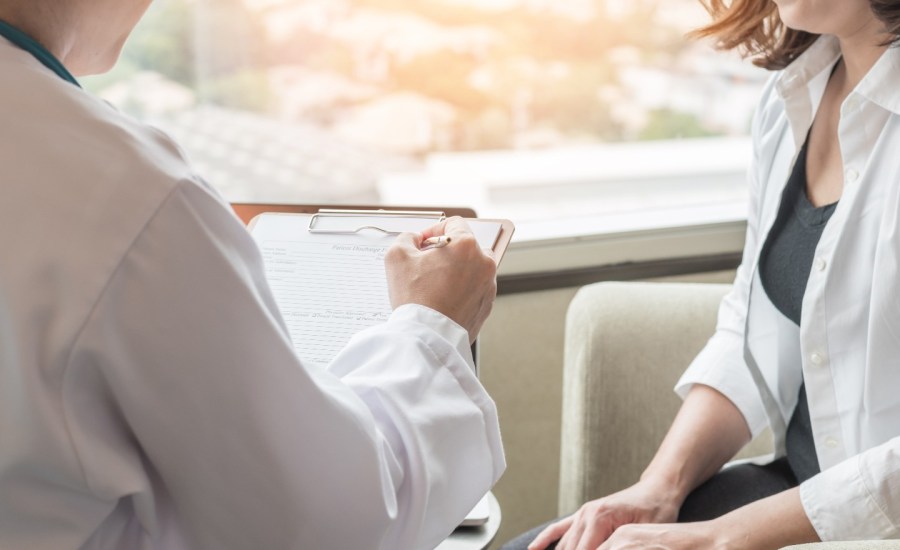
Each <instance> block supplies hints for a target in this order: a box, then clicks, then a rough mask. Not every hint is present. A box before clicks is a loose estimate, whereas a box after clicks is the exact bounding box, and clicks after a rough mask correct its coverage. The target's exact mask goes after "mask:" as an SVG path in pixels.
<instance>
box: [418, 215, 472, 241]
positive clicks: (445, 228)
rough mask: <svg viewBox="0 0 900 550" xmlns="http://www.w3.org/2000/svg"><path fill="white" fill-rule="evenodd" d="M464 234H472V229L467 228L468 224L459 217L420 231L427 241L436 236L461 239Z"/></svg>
mask: <svg viewBox="0 0 900 550" xmlns="http://www.w3.org/2000/svg"><path fill="white" fill-rule="evenodd" d="M466 233H472V228H471V227H469V224H468V222H466V220H465V219H463V218H460V217H459V216H453V217H451V218H447V219H446V220H444V221H442V222H440V223H437V224H434V225H432V226H431V227H429V228H427V229H425V230H424V231H422V235H423V236H424V237H425V238H426V239H427V238H428V237H436V236H438V235H451V236H454V237H462V236H463V235H464V234H466Z"/></svg>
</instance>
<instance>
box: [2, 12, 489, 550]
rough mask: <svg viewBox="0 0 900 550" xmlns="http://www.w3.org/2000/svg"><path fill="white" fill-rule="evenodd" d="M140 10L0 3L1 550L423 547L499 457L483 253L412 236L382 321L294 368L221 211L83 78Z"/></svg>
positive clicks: (250, 249) (174, 151) (398, 260)
mask: <svg viewBox="0 0 900 550" xmlns="http://www.w3.org/2000/svg"><path fill="white" fill-rule="evenodd" d="M148 4H149V0H0V74H2V75H3V76H2V80H0V166H2V167H3V168H2V173H0V296H3V297H4V305H3V308H2V309H3V312H2V313H3V314H2V319H3V323H2V325H0V327H2V331H3V332H2V335H0V345H2V346H3V347H2V349H0V548H28V549H42V548H54V549H55V548H110V549H119V548H128V549H143V548H146V549H149V548H160V549H167V550H173V549H180V548H192V549H203V548H214V549H221V548H235V549H240V548H252V549H262V548H266V549H269V548H271V549H286V548H298V549H336V550H356V549H377V548H385V549H419V548H422V549H424V548H433V547H434V546H435V545H437V544H438V543H439V542H440V541H441V540H442V539H443V538H444V537H446V536H447V535H448V534H449V533H450V532H451V531H452V529H453V528H454V526H455V525H456V524H457V522H458V521H460V520H461V519H462V518H463V516H465V514H466V512H468V510H469V509H470V508H471V507H472V506H473V505H474V504H475V502H476V501H477V500H478V499H479V497H480V496H481V495H483V494H484V493H485V492H486V491H487V490H488V489H490V487H491V486H492V484H493V483H494V482H495V481H496V480H497V479H498V477H499V476H500V475H501V473H502V472H503V470H504V468H505V462H504V456H503V450H502V447H501V442H500V434H499V428H498V422H497V414H496V409H495V406H494V404H493V402H492V401H491V399H490V397H489V396H488V395H487V394H486V393H485V391H484V389H483V388H482V387H481V385H480V384H479V382H478V380H477V379H476V378H475V376H474V375H473V368H472V357H471V352H470V349H469V345H470V342H471V340H472V338H473V337H474V336H475V335H476V334H477V332H478V330H479V328H480V327H481V325H482V323H483V322H484V320H485V319H486V317H487V315H488V313H489V311H490V308H491V304H492V302H493V299H494V296H495V294H496V282H495V280H496V279H495V273H496V268H495V266H494V263H493V261H492V260H491V259H490V258H488V257H487V256H485V255H484V254H483V253H482V252H481V251H480V250H479V248H478V246H477V244H476V243H475V241H474V238H473V237H472V235H471V233H470V232H469V231H468V228H467V227H466V226H465V224H464V223H463V222H461V221H459V220H450V221H447V222H445V223H443V224H440V225H439V226H436V227H434V228H431V229H430V230H428V231H426V232H425V234H424V235H411V234H407V235H404V236H402V237H400V238H399V239H398V242H397V244H396V245H395V246H394V247H393V248H392V249H391V250H390V252H389V253H388V257H387V262H386V263H387V271H388V279H389V285H390V291H391V299H392V302H393V305H394V307H395V310H394V312H393V315H392V317H391V318H390V320H389V321H388V322H387V323H385V324H383V325H381V326H378V327H376V328H373V329H371V330H367V331H365V332H363V333H361V334H359V335H358V336H357V337H356V338H355V339H354V340H352V342H350V344H349V345H348V346H347V347H346V348H345V349H344V350H343V351H342V352H341V353H340V354H339V356H338V357H337V358H336V359H335V360H334V362H333V364H331V365H330V366H329V367H328V368H327V369H317V368H312V367H308V366H305V365H304V363H303V359H302V358H300V357H297V356H296V355H295V353H294V351H293V347H292V345H291V342H290V339H289V337H288V334H287V331H286V329H285V325H284V322H283V321H282V318H281V316H280V314H279V312H278V309H277V308H276V306H275V303H274V302H273V300H272V294H271V292H270V290H269V288H268V286H267V284H266V281H265V279H264V276H263V266H262V262H261V259H260V255H259V252H258V250H257V248H256V246H255V245H254V243H253V241H252V240H251V238H250V236H249V235H248V233H247V231H246V230H245V229H244V227H243V226H242V225H241V223H240V222H239V221H238V219H237V218H236V217H235V216H234V215H233V214H232V212H231V211H230V209H229V207H228V205H227V204H226V203H224V202H223V201H222V200H221V199H220V198H219V196H218V195H217V194H216V193H215V192H214V191H213V190H212V189H210V188H209V187H208V186H207V185H206V184H205V183H204V182H203V181H202V180H200V179H199V178H198V176H197V175H196V173H194V171H193V170H192V169H191V166H190V165H189V164H188V162H187V161H186V160H185V158H184V157H183V155H182V153H181V151H180V150H179V148H178V147H177V146H176V145H175V144H174V143H173V142H172V141H171V140H170V139H169V138H168V137H166V136H165V135H163V134H162V133H160V132H158V131H157V130H154V129H153V128H149V127H147V126H144V125H142V124H139V123H138V122H136V121H134V120H132V119H130V118H128V117H126V116H123V115H121V114H119V113H117V112H116V111H115V110H113V109H112V108H110V107H109V106H108V105H106V104H105V103H103V102H102V101H99V100H98V99H96V98H95V97H92V96H91V95H90V94H88V93H86V92H85V91H83V90H82V89H81V88H80V87H79V86H78V83H77V80H76V79H75V78H74V77H73V76H72V75H73V74H74V75H86V74H92V73H98V72H102V71H105V70H107V69H108V68H109V67H111V66H112V65H113V64H114V62H115V60H116V59H117V57H118V55H119V51H120V49H121V46H122V44H123V43H124V41H125V39H126V37H127V36H128V34H129V33H130V31H131V30H132V28H133V26H134V25H135V24H136V23H137V21H138V19H139V18H140V17H141V15H142V14H143V12H144V10H145V9H146V7H147V5H148ZM442 233H446V234H449V235H452V236H453V242H452V243H451V245H450V246H447V247H445V248H442V249H433V250H420V249H419V245H420V244H421V242H422V240H423V239H424V238H425V237H428V236H431V235H434V234H442Z"/></svg>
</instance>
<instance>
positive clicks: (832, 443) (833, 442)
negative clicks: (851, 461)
mask: <svg viewBox="0 0 900 550" xmlns="http://www.w3.org/2000/svg"><path fill="white" fill-rule="evenodd" d="M838 444H839V443H838V440H837V439H835V438H833V437H826V438H825V446H826V447H828V448H829V449H834V448H836V447H837V446H838Z"/></svg>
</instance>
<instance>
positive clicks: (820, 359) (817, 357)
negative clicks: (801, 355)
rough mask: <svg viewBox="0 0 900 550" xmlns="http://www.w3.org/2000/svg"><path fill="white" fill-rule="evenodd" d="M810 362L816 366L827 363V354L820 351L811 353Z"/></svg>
mask: <svg viewBox="0 0 900 550" xmlns="http://www.w3.org/2000/svg"><path fill="white" fill-rule="evenodd" d="M809 362H810V363H812V364H813V365H815V366H817V367H818V366H821V365H823V364H824V363H825V356H824V355H822V354H821V353H818V352H813V353H811V354H810V355H809Z"/></svg>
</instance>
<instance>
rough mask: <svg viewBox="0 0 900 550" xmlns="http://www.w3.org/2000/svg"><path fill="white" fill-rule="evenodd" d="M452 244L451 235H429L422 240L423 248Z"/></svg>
mask: <svg viewBox="0 0 900 550" xmlns="http://www.w3.org/2000/svg"><path fill="white" fill-rule="evenodd" d="M448 244H450V237H448V236H447V235H439V236H437V237H428V238H427V239H425V240H424V241H422V250H427V249H429V248H443V247H445V246H447V245H448Z"/></svg>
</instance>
